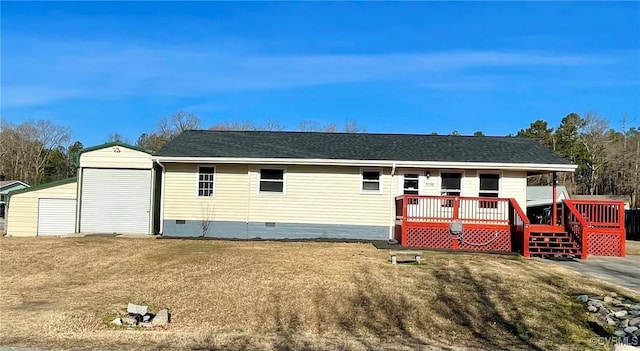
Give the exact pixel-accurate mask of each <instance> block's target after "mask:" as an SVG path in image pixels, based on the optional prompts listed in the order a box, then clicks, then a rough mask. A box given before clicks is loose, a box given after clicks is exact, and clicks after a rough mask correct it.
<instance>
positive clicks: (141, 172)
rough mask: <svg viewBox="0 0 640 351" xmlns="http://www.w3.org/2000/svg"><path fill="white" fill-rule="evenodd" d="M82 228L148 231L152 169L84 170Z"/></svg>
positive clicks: (101, 231) (104, 230)
mask: <svg viewBox="0 0 640 351" xmlns="http://www.w3.org/2000/svg"><path fill="white" fill-rule="evenodd" d="M81 201H82V204H81V215H80V231H81V232H83V233H135V234H147V233H149V224H150V209H151V170H145V169H92V168H88V169H84V170H83V173H82V197H81Z"/></svg>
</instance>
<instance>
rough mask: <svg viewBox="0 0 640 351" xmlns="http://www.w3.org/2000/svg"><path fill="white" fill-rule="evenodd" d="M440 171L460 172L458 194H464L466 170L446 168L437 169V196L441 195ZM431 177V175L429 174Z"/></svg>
mask: <svg viewBox="0 0 640 351" xmlns="http://www.w3.org/2000/svg"><path fill="white" fill-rule="evenodd" d="M442 173H459V174H460V196H465V194H464V179H465V177H466V172H465V171H464V170H462V169H446V170H438V178H439V179H438V196H444V195H442ZM431 176H432V177H433V175H431Z"/></svg>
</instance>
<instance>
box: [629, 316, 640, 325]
mask: <svg viewBox="0 0 640 351" xmlns="http://www.w3.org/2000/svg"><path fill="white" fill-rule="evenodd" d="M629 325H630V326H636V325H640V317H637V318H633V319H630V320H629Z"/></svg>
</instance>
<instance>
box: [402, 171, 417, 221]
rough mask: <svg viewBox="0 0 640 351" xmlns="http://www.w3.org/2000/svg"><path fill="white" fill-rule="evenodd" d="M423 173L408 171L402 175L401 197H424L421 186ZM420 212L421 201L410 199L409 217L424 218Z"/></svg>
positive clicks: (408, 205)
mask: <svg viewBox="0 0 640 351" xmlns="http://www.w3.org/2000/svg"><path fill="white" fill-rule="evenodd" d="M421 175H422V174H421V172H419V171H415V170H408V171H404V172H402V173H401V177H402V178H401V180H400V187H399V190H400V191H399V192H400V194H399V195H422V194H421V193H422V187H421V186H420V179H421V178H422V177H421ZM421 212H422V211H420V199H409V200H408V203H407V217H414V218H415V217H423V215H422V214H421Z"/></svg>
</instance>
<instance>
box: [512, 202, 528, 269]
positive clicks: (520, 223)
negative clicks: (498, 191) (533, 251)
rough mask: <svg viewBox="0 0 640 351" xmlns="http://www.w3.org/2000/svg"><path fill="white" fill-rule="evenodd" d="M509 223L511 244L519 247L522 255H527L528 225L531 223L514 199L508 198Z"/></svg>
mask: <svg viewBox="0 0 640 351" xmlns="http://www.w3.org/2000/svg"><path fill="white" fill-rule="evenodd" d="M509 223H510V225H511V238H512V241H513V246H514V247H515V248H519V249H520V250H521V251H520V252H521V253H522V255H523V256H524V257H529V256H530V253H529V234H530V233H529V226H530V224H531V223H530V221H529V218H528V217H527V215H526V214H525V213H524V211H523V210H522V208H520V205H518V202H517V201H516V199H509Z"/></svg>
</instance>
